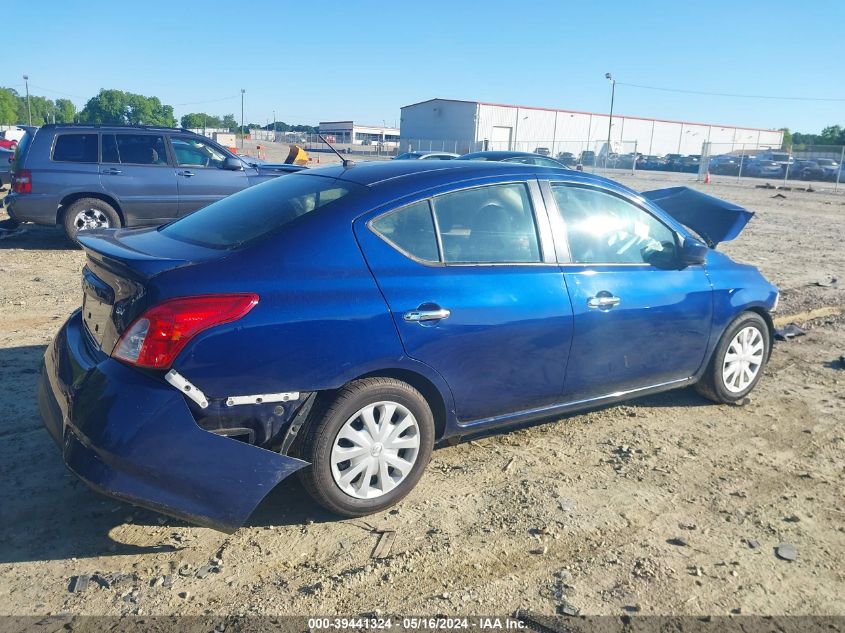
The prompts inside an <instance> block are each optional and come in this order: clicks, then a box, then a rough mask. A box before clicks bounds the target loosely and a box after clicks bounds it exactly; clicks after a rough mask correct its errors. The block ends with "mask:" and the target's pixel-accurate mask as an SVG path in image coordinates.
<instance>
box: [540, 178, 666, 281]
mask: <svg viewBox="0 0 845 633" xmlns="http://www.w3.org/2000/svg"><path fill="white" fill-rule="evenodd" d="M552 192H553V193H554V197H555V201H556V202H557V207H558V211H559V212H560V215H561V218H562V219H563V222H564V224H565V225H566V233H567V237H568V240H569V253H570V257H571V260H572V262H573V263H576V264H653V265H658V266H659V265H668V264H671V263H672V262H673V261H674V258H675V235H674V233H673V232H672V230H671V229H669V228H668V227H667V226H665V225H664V224H662V223H661V222H660V221H658V220H657V219H656V218H655V217H653V216H652V215H651V214H649V213H647V212H646V211H644V210H643V209H640V208H639V207H637V206H635V205H633V204H631V203H630V202H628V201H627V200H624V199H622V198H620V197H618V196H615V195H613V194H611V193H607V192H604V191H600V190H597V189H590V188H586V187H576V186H571V185H555V184H553V185H552Z"/></svg>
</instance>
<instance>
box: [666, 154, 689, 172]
mask: <svg viewBox="0 0 845 633" xmlns="http://www.w3.org/2000/svg"><path fill="white" fill-rule="evenodd" d="M683 158H684V156H683V154H666V156H665V157H664V159H665V161H666V169H667V170H668V171H681V169H682V161H683Z"/></svg>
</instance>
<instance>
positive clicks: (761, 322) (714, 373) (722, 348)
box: [695, 312, 772, 404]
mask: <svg viewBox="0 0 845 633" xmlns="http://www.w3.org/2000/svg"><path fill="white" fill-rule="evenodd" d="M746 327H753V328H754V329H756V330H758V331H759V332H760V336H761V337H762V341H763V358H762V363H761V364H760V367H759V369H758V370H757V373H756V375H755V376H754V379H753V380H752V381H751V383H750V384H749V385H748V386H747V387H746V388H745V389H743V390H742V391H738V392H735V391H731V390H729V389H728V388H727V387H726V386H725V381H724V378H723V377H722V368H723V365H724V362H725V354H726V353H727V351H728V347H729V346H730V343H731V341H732V340H733V338H734V337H735V336H736V335H737V333H738V332H739V331H740V330H742V329H744V328H746ZM771 346H772V340H771V334H770V332H769V326H768V324H767V323H766V321H765V319H763V317H762V316H760V315H759V314H757V313H756V312H743V313H742V314H740V315H739V316H738V317H737V318H736V319H734V320H733V322H732V323H731V324H730V325H729V326H728V327H727V329H725V333H724V334H723V335H722V338H721V339H720V340H719V344H718V345H717V346H716V349H715V350H713V355H712V356H711V358H710V363H709V364H708V365H707V370H706V371H705V372H704V375H703V376H702V377H701V380H699V381H698V382H697V383H696V385H695V390H696V391H697V392H698V393H699V394H701V395H702V396H704V397H705V398H707V399H708V400H712V401H713V402H718V403H720V404H734V403H736V402H739V401H740V400H742V399H743V398H744V397H745V396H747V395H748V394H749V393H750V392H751V390H752V389H754V387H755V386H756V385H757V383H758V382H759V381H760V378H761V377H762V376H763V371H764V370H765V368H766V363H767V362H768V360H769V353H770V351H771Z"/></svg>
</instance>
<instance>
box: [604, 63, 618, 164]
mask: <svg viewBox="0 0 845 633" xmlns="http://www.w3.org/2000/svg"><path fill="white" fill-rule="evenodd" d="M604 77H605V79H608V80H610V117H609V118H608V120H607V150H606V151H605V153H604V167H605V169H607V161H608V159H609V158H610V128H611V126H612V125H613V98H614V97H615V96H616V80H615V79H614V78H613V75H611V74H610V73H605V74H604Z"/></svg>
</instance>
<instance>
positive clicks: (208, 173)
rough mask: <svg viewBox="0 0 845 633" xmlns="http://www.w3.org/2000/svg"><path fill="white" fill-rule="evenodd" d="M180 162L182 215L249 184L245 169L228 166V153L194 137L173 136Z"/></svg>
mask: <svg viewBox="0 0 845 633" xmlns="http://www.w3.org/2000/svg"><path fill="white" fill-rule="evenodd" d="M170 144H171V147H172V148H173V155H174V158H175V161H176V179H177V183H178V188H179V215H180V216H181V215H186V214H188V213H191V212H192V211H196V210H197V209H201V208H202V207H204V206H206V205H209V204H211V203H212V202H216V201H217V200H220V199H222V198H225V197H226V196H230V195H232V194H233V193H237V192H238V191H241V190H242V189H246V188H247V187H248V186H249V178H248V177H247V173H246V171H245V170H244V169H238V170H235V169H224V161H225V160H226V157H227V155H226V154H225V153H223V151H221V150H220V149H219V148H217V147H215V146H214V145H213V144H212V143H211V142H209V141H204V140H201V139H198V138H196V137H193V136H188V135H185V136H180V135H173V136H171V137H170Z"/></svg>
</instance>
